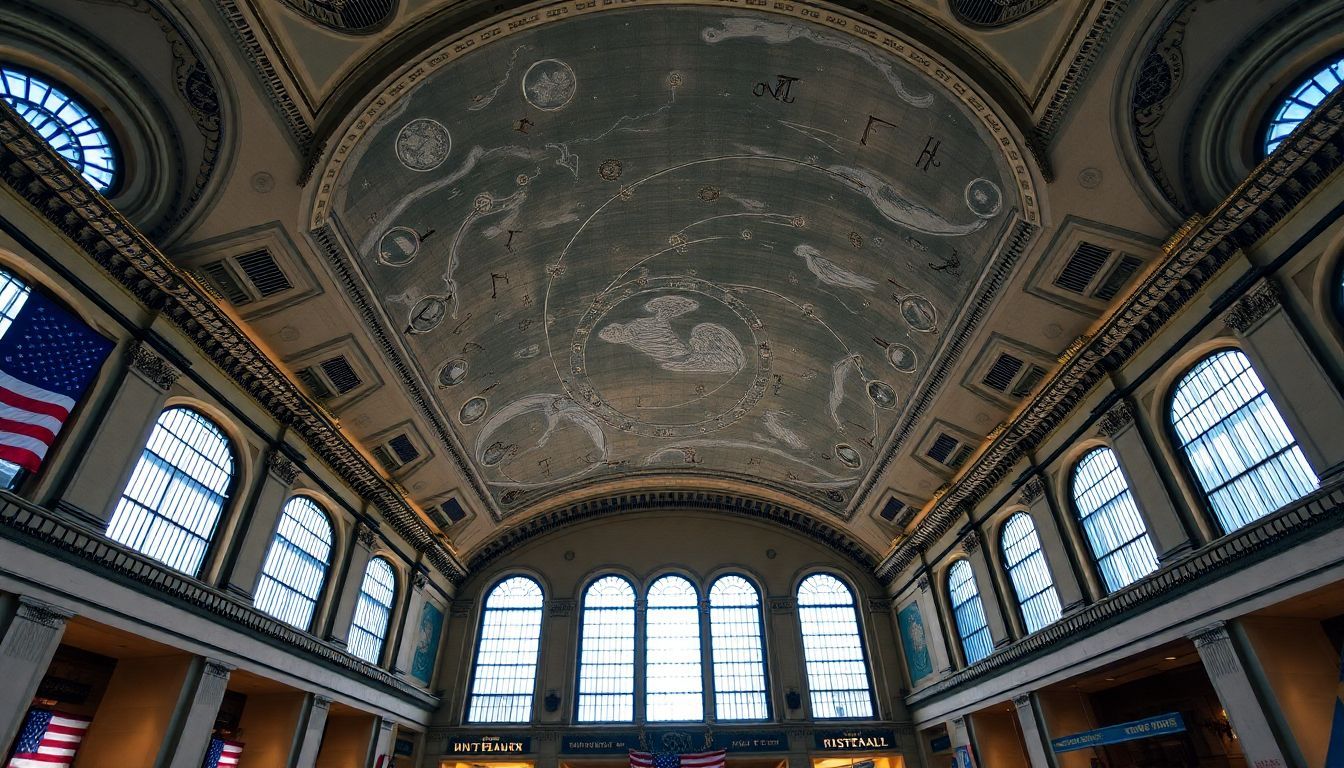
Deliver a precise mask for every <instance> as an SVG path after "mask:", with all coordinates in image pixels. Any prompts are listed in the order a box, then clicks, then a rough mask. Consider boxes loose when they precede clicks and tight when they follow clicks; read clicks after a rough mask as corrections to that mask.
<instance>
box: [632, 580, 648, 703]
mask: <svg viewBox="0 0 1344 768" xmlns="http://www.w3.org/2000/svg"><path fill="white" fill-rule="evenodd" d="M648 645H649V602H648V599H647V598H637V599H636V600H635V673H634V678H635V680H634V682H635V700H634V702H633V709H632V711H633V712H634V721H635V722H636V723H642V722H646V718H647V716H648V701H646V697H647V696H648V689H649V685H648V676H649V664H648Z"/></svg>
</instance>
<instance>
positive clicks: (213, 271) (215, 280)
mask: <svg viewBox="0 0 1344 768" xmlns="http://www.w3.org/2000/svg"><path fill="white" fill-rule="evenodd" d="M201 272H203V273H205V277H206V279H207V280H209V281H210V282H211V283H212V284H214V286H215V288H216V289H218V290H219V292H220V294H221V295H222V296H223V297H224V298H225V299H227V300H228V302H229V303H230V304H232V305H234V306H235V307H241V306H243V305H244V304H251V303H252V297H251V296H250V295H249V294H248V293H247V291H246V290H244V289H243V286H242V285H240V284H239V283H238V280H237V279H236V278H234V276H233V272H232V271H230V270H229V267H228V265H227V264H225V263H224V262H223V261H212V262H210V263H209V264H202V265H201Z"/></svg>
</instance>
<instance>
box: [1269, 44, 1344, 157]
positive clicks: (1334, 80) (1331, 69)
mask: <svg viewBox="0 0 1344 768" xmlns="http://www.w3.org/2000/svg"><path fill="white" fill-rule="evenodd" d="M1340 83H1344V58H1341V59H1336V60H1335V61H1332V62H1330V63H1329V64H1325V65H1324V66H1322V67H1321V68H1320V69H1318V70H1316V71H1314V72H1312V73H1311V74H1310V75H1308V76H1307V77H1305V78H1303V79H1302V80H1301V81H1299V82H1298V83H1297V84H1296V85H1294V86H1293V87H1292V88H1291V89H1290V90H1289V91H1288V92H1287V93H1286V94H1284V96H1283V99H1282V100H1281V101H1279V104H1278V106H1277V107H1276V108H1275V110H1274V113H1273V115H1271V116H1270V118H1269V125H1268V126H1266V128H1265V154H1266V155H1269V154H1271V153H1273V152H1274V150H1276V149H1278V148H1279V144H1280V143H1282V142H1283V140H1284V139H1286V138H1287V137H1288V134H1290V133H1292V132H1293V131H1294V130H1295V129H1296V128H1297V126H1299V125H1301V124H1302V121H1303V120H1306V119H1307V115H1310V114H1311V111H1312V110H1313V109H1315V108H1316V107H1318V106H1320V104H1321V102H1322V101H1325V97H1326V96H1329V95H1330V93H1331V92H1332V91H1334V90H1335V89H1336V88H1338V87H1339V86H1340Z"/></svg>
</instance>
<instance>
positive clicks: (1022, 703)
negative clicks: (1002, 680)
mask: <svg viewBox="0 0 1344 768" xmlns="http://www.w3.org/2000/svg"><path fill="white" fill-rule="evenodd" d="M1013 706H1015V707H1017V708H1018V709H1025V708H1027V707H1030V706H1031V694H1030V693H1019V694H1018V695H1016V696H1014V697H1013Z"/></svg>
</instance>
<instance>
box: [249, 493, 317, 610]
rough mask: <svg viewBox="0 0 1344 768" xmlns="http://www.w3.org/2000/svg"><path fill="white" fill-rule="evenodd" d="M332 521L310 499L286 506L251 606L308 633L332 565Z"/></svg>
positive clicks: (294, 500)
mask: <svg viewBox="0 0 1344 768" xmlns="http://www.w3.org/2000/svg"><path fill="white" fill-rule="evenodd" d="M331 539H332V533H331V522H330V521H329V520H328V519H327V514H326V513H325V512H323V511H322V508H321V507H319V506H317V504H315V503H313V501H312V499H309V498H307V497H304V496H295V497H294V498H292V499H290V500H289V502H288V503H286V504H285V508H284V511H283V512H282V514H281V515H280V525H279V527H278V528H277V529H276V531H275V538H274V539H273V540H272V541H271V548H270V550H269V551H268V552H267V553H266V562H265V563H264V564H263V565H262V567H261V581H260V583H259V584H258V585H257V594H256V597H255V599H254V604H255V605H256V606H257V608H258V609H260V610H262V611H265V612H266V613H269V614H270V615H272V616H274V617H276V618H277V619H280V620H281V621H284V622H287V623H289V624H293V625H294V626H296V627H298V628H299V629H307V628H308V626H309V625H310V624H311V623H312V621H313V611H314V609H316V607H317V599H318V597H319V596H320V595H321V593H322V586H323V584H324V583H325V582H326V577H327V567H328V566H329V565H331Z"/></svg>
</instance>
